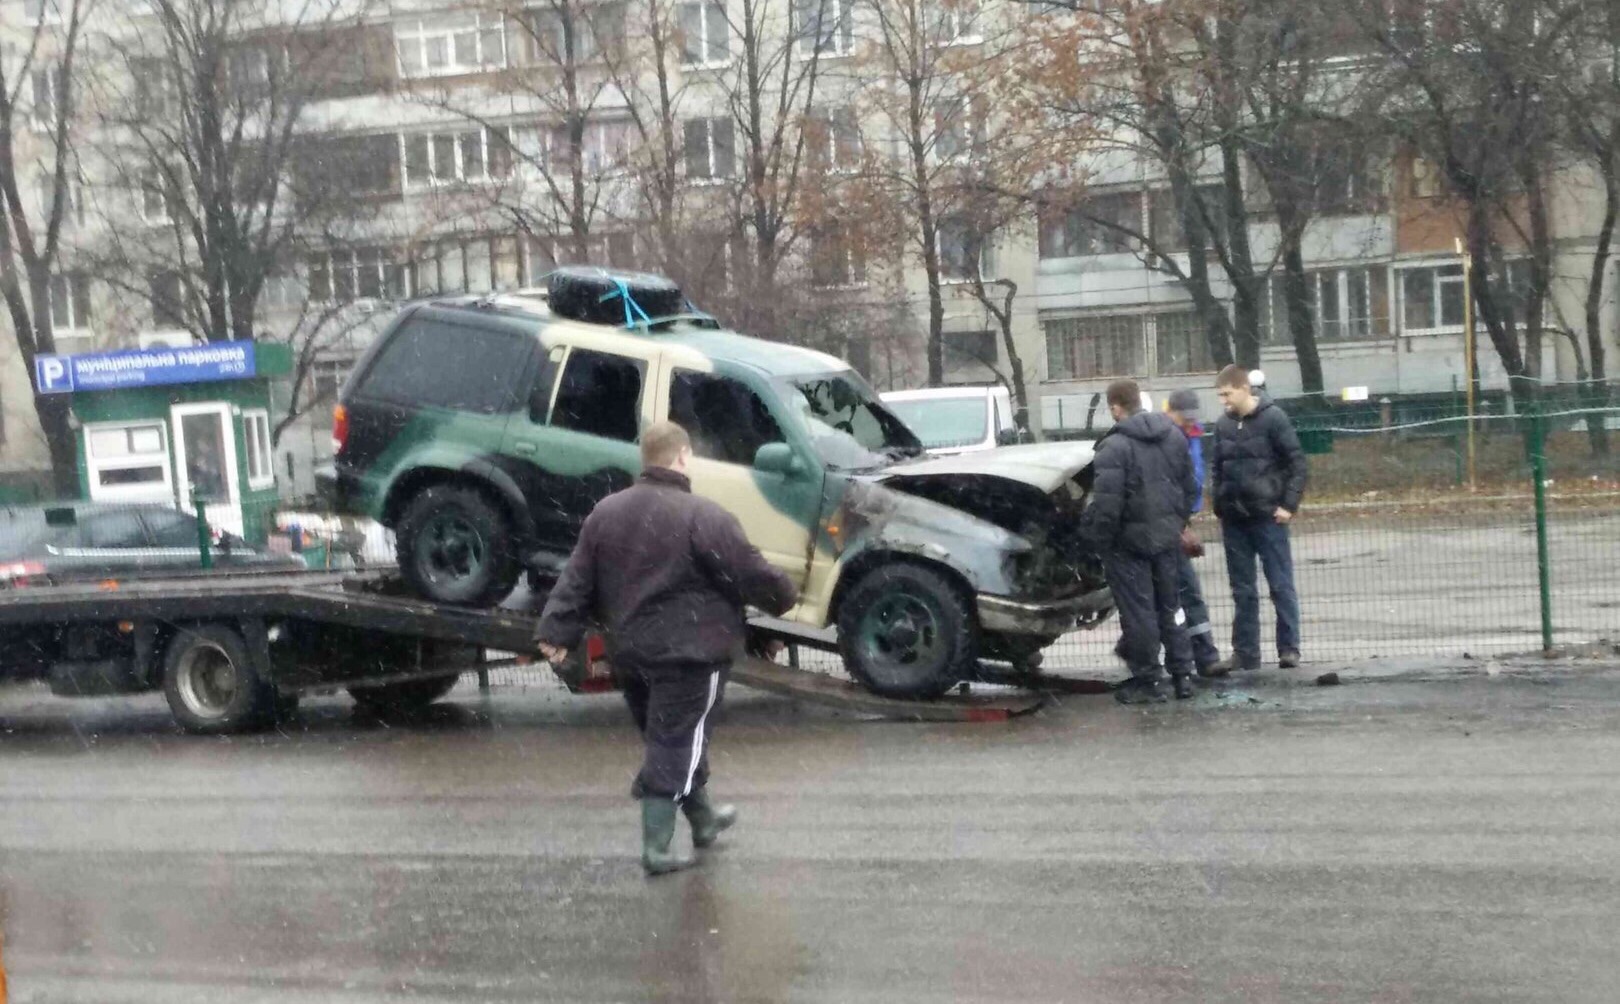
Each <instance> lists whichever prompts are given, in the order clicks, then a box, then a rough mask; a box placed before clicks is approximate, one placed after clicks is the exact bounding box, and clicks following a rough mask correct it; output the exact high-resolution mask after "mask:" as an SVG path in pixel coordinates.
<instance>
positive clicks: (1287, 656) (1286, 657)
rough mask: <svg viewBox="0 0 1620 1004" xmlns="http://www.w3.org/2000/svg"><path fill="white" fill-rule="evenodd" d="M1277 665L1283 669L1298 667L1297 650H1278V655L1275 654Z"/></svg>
mask: <svg viewBox="0 0 1620 1004" xmlns="http://www.w3.org/2000/svg"><path fill="white" fill-rule="evenodd" d="M1277 665H1279V666H1281V667H1282V668H1283V669H1298V668H1299V653H1298V652H1280V653H1278V655H1277Z"/></svg>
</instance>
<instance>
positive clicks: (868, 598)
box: [322, 268, 1111, 697]
mask: <svg viewBox="0 0 1620 1004" xmlns="http://www.w3.org/2000/svg"><path fill="white" fill-rule="evenodd" d="M684 303H685V301H684V299H682V298H680V296H679V293H678V291H677V290H675V289H674V287H673V286H672V285H670V284H669V283H668V282H667V281H665V280H660V279H657V278H656V277H649V276H638V275H633V274H622V273H607V272H603V271H601V270H597V269H585V268H570V269H564V270H560V271H559V272H558V273H556V274H554V275H553V277H552V280H551V285H550V287H549V288H548V289H546V290H530V291H523V292H518V293H513V294H499V295H492V296H488V297H484V298H481V299H474V298H461V299H454V300H445V301H439V302H428V303H421V304H415V305H412V306H410V307H408V308H406V309H405V310H404V311H403V312H402V313H401V314H400V315H399V316H398V318H396V319H395V320H394V321H393V323H392V324H391V326H390V327H389V328H388V330H387V331H386V332H385V333H384V334H383V335H382V336H381V337H380V338H378V340H377V341H376V343H375V344H374V345H373V346H372V348H371V349H370V350H369V351H368V352H367V354H366V356H365V357H364V358H363V359H362V360H361V361H360V363H359V365H358V366H357V367H356V369H355V371H354V373H353V375H352V376H351V377H350V378H349V381H348V383H347V384H346V385H345V386H344V388H343V391H342V395H341V399H340V404H339V405H338V407H337V409H336V415H335V422H334V435H335V438H336V445H337V455H336V461H335V465H334V468H332V469H330V470H328V471H326V472H325V473H324V474H323V476H322V482H323V489H324V490H325V491H326V492H327V493H328V494H329V496H331V498H332V501H334V502H335V503H336V504H337V505H339V506H340V507H341V508H343V509H345V510H347V511H351V512H358V513H364V514H367V515H370V516H372V517H374V518H376V519H378V520H380V521H381V522H382V523H383V524H384V525H386V526H388V527H390V528H392V529H393V530H394V532H395V535H396V540H397V545H398V557H399V566H400V570H401V572H402V574H403V576H404V577H405V578H406V579H407V580H408V582H409V583H410V585H411V586H412V587H413V588H414V589H415V590H416V591H417V592H419V593H420V594H421V595H423V596H425V597H427V598H429V599H431V600H434V601H437V602H442V603H457V604H490V603H496V602H499V601H500V599H501V598H502V597H503V596H505V595H506V594H507V593H508V592H509V591H510V590H511V588H512V587H513V585H514V583H515V582H516V579H517V577H518V575H519V574H520V573H522V572H523V571H524V570H525V569H527V570H528V571H529V573H530V575H531V576H533V577H536V578H541V579H543V578H545V577H546V576H547V575H555V573H556V572H557V571H558V570H560V568H561V566H562V564H563V562H564V561H566V559H567V555H568V552H569V550H570V549H571V547H572V545H573V543H574V540H575V539H576V537H577V535H578V533H579V528H580V526H581V524H582V523H583V522H584V519H585V517H586V515H587V514H588V513H589V512H590V510H591V508H592V506H594V505H595V504H596V502H597V501H599V500H600V499H602V498H603V497H605V496H606V495H608V494H609V493H611V492H614V491H617V490H619V489H622V488H625V487H627V486H628V485H630V483H631V482H632V480H633V479H634V478H635V476H636V474H637V472H638V469H639V466H640V460H639V450H638V447H637V445H636V440H637V437H638V435H639V432H640V430H641V429H643V428H646V427H647V426H648V425H649V424H651V423H653V422H657V421H660V420H663V419H666V418H667V419H672V420H674V421H676V422H679V423H680V424H681V425H682V426H684V427H685V428H686V429H687V430H688V431H689V432H690V433H691V435H692V442H693V449H694V453H695V458H694V460H693V463H692V467H691V475H692V484H693V489H694V491H696V492H697V493H699V494H701V495H705V496H707V497H709V498H712V499H714V500H715V501H717V502H719V503H720V504H721V505H723V506H725V507H726V508H727V509H729V510H730V511H731V512H733V513H734V514H736V516H737V517H738V519H739V520H741V522H742V525H743V527H744V528H745V529H746V531H747V532H748V535H749V537H750V539H752V540H753V542H754V543H755V545H757V546H758V547H759V549H760V550H761V551H762V552H763V553H764V554H765V555H766V557H767V558H769V560H771V561H772V562H773V563H775V564H776V565H778V566H779V567H780V568H782V569H783V570H784V571H786V572H787V573H788V574H790V575H791V576H792V577H793V579H794V580H795V581H796V582H797V583H798V584H799V585H800V587H801V589H802V592H803V601H802V602H801V604H800V605H799V606H798V607H797V608H796V609H795V610H793V611H792V612H791V613H790V614H789V615H788V617H787V619H788V620H790V621H793V622H797V623H798V624H800V625H803V626H806V627H810V628H815V629H824V628H827V627H836V628H837V633H838V636H839V646H840V650H841V652H842V654H843V656H844V660H845V663H846V665H847V666H848V668H849V670H850V672H851V674H852V675H853V676H854V677H856V678H857V679H858V680H860V681H861V682H863V683H864V684H866V685H867V686H869V687H870V688H871V689H873V690H874V691H876V692H878V693H881V694H885V695H889V696H897V697H931V696H937V695H938V694H940V693H943V692H944V691H945V690H946V689H948V688H949V687H951V686H952V685H953V684H954V683H956V682H957V681H958V680H961V679H964V678H969V677H971V676H972V675H974V673H975V672H976V670H977V668H978V663H979V661H980V660H981V659H983V660H993V661H1002V662H1010V663H1012V664H1013V665H1014V667H1015V668H1019V669H1023V670H1026V671H1027V670H1032V669H1033V668H1034V667H1035V666H1036V665H1038V663H1039V653H1040V652H1041V650H1042V649H1043V648H1045V647H1046V646H1047V645H1050V644H1051V643H1052V642H1053V641H1055V640H1056V639H1057V638H1058V636H1059V635H1061V634H1063V633H1064V632H1065V631H1068V630H1070V629H1071V628H1073V627H1075V626H1076V625H1077V624H1079V625H1082V626H1083V625H1087V624H1090V623H1095V622H1096V621H1097V620H1100V619H1101V618H1102V617H1103V616H1105V615H1106V614H1107V612H1108V611H1109V609H1110V607H1111V599H1110V597H1109V594H1108V591H1107V589H1106V588H1105V587H1104V585H1103V582H1102V575H1101V570H1100V567H1099V564H1098V562H1097V559H1096V556H1095V555H1093V554H1091V553H1090V552H1089V551H1088V550H1087V549H1086V548H1085V546H1084V545H1082V544H1081V543H1080V541H1079V539H1078V537H1077V535H1076V533H1075V528H1076V527H1077V525H1078V522H1079V520H1078V517H1079V512H1080V509H1081V508H1082V507H1083V505H1084V504H1085V500H1086V493H1087V489H1088V487H1089V485H1090V478H1091V470H1090V462H1091V457H1092V448H1091V446H1090V444H1087V443H1049V444H1037V445H1031V446H1014V447H1007V448H1004V449H997V450H990V451H986V452H983V453H975V454H971V455H967V456H962V457H950V458H933V459H928V458H925V456H924V451H923V449H922V446H921V444H920V443H919V441H918V439H917V437H916V436H915V435H913V433H912V432H911V431H910V430H909V429H907V428H906V426H905V425H904V424H902V423H901V422H900V421H899V420H898V419H897V418H895V417H894V415H893V414H891V413H890V412H889V411H888V410H887V409H886V408H884V406H883V404H882V403H881V402H880V401H879V399H878V397H877V395H876V394H875V393H873V391H872V389H871V388H870V387H869V386H868V385H867V384H866V382H865V381H864V380H862V379H861V377H860V376H859V375H858V374H857V373H856V372H855V371H854V370H852V369H851V368H850V367H849V365H848V364H847V363H845V362H843V361H842V360H839V359H836V358H833V357H831V356H827V355H823V354H820V353H817V352H812V351H808V350H806V349H801V348H795V347H792V346H788V345H782V344H779V343H776V342H770V341H765V340H762V339H757V338H749V337H745V336H743V335H739V334H735V333H732V332H729V331H724V330H720V329H719V327H718V326H717V325H716V324H715V322H714V321H713V320H712V319H710V318H707V317H705V316H702V315H695V314H691V313H684V314H683V313H679V312H678V311H680V310H683V309H684V310H688V311H689V309H690V308H687V307H684Z"/></svg>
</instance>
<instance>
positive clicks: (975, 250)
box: [938, 216, 995, 282]
mask: <svg viewBox="0 0 1620 1004" xmlns="http://www.w3.org/2000/svg"><path fill="white" fill-rule="evenodd" d="M938 234H939V274H940V278H941V279H943V280H944V281H946V282H970V281H972V280H974V279H979V278H988V277H990V275H991V274H992V273H993V272H994V271H995V269H994V264H995V263H994V259H993V256H992V254H991V242H990V237H989V235H988V234H984V233H981V232H980V231H979V229H978V228H977V227H975V226H973V224H972V223H970V222H969V221H967V220H965V219H963V218H962V217H960V216H947V217H945V218H944V219H942V220H940V221H939V228H938Z"/></svg>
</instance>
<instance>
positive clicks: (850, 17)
mask: <svg viewBox="0 0 1620 1004" xmlns="http://www.w3.org/2000/svg"><path fill="white" fill-rule="evenodd" d="M810 3H815V4H816V5H817V6H818V8H825V12H826V13H827V14H830V15H831V18H832V23H833V24H834V25H835V26H836V27H835V28H834V30H833V31H832V32H831V33H830V34H828V33H827V32H825V31H820V32H818V33H817V34H816V35H811V34H810V32H809V31H808V28H807V26H806V25H804V24H801V23H799V17H800V15H801V14H802V13H804V9H805V7H807V6H809V4H810ZM789 16H790V17H791V18H792V22H793V23H792V28H793V35H794V42H793V49H794V51H795V52H797V53H798V55H799V58H801V59H814V58H815V57H816V56H817V55H819V56H820V57H821V58H822V59H836V58H839V57H841V56H848V55H850V54H851V53H853V52H854V51H855V4H854V0H794V3H793V4H792V6H791V7H790V9H789ZM823 23H825V22H820V23H818V24H817V25H816V27H817V28H818V29H819V28H821V27H822V24H823ZM824 40H825V41H824Z"/></svg>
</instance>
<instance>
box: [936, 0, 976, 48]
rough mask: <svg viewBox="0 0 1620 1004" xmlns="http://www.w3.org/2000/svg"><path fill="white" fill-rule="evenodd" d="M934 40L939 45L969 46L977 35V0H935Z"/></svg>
mask: <svg viewBox="0 0 1620 1004" xmlns="http://www.w3.org/2000/svg"><path fill="white" fill-rule="evenodd" d="M935 4H936V6H935V7H934V38H935V39H936V40H937V41H938V42H939V43H940V44H941V45H971V44H973V43H975V42H980V41H983V38H982V37H981V36H980V34H979V5H978V3H977V0H935Z"/></svg>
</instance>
